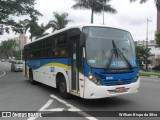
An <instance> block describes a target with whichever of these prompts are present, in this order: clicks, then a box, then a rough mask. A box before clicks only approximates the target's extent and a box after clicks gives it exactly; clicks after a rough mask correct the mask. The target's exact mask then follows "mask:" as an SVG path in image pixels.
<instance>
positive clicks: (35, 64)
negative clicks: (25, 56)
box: [27, 58, 71, 70]
mask: <svg viewBox="0 0 160 120" xmlns="http://www.w3.org/2000/svg"><path fill="white" fill-rule="evenodd" d="M49 63H61V64H64V65H67V66H71V60H70V59H69V58H56V59H54V58H53V59H31V60H27V65H28V66H29V67H30V68H31V69H33V70H36V69H39V68H40V67H42V66H44V65H46V64H49Z"/></svg>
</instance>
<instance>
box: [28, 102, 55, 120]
mask: <svg viewBox="0 0 160 120" xmlns="http://www.w3.org/2000/svg"><path fill="white" fill-rule="evenodd" d="M52 102H53V100H48V102H47V103H46V104H45V105H44V106H43V107H42V108H41V109H39V111H43V110H45V109H46V108H47V107H49V106H50V105H51V104H52ZM36 118H38V117H30V118H28V120H35V119H36Z"/></svg>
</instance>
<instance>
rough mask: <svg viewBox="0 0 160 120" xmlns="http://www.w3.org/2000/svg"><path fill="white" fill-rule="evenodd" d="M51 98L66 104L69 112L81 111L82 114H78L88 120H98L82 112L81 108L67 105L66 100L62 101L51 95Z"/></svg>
mask: <svg viewBox="0 0 160 120" xmlns="http://www.w3.org/2000/svg"><path fill="white" fill-rule="evenodd" d="M50 97H51V98H53V99H56V100H57V101H59V102H61V103H63V104H65V105H66V106H67V107H69V108H70V109H68V111H81V112H78V114H80V115H82V116H84V117H85V118H87V119H88V120H98V119H97V118H95V117H92V116H90V115H88V114H87V113H85V112H83V111H82V110H80V109H79V108H76V107H75V106H73V105H71V104H69V103H67V102H66V101H64V100H62V99H60V98H58V97H57V96H55V95H50Z"/></svg>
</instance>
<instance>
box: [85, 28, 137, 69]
mask: <svg viewBox="0 0 160 120" xmlns="http://www.w3.org/2000/svg"><path fill="white" fill-rule="evenodd" d="M83 32H84V33H85V35H86V59H87V63H88V65H89V66H90V67H94V68H106V66H109V69H121V68H129V65H131V66H132V67H137V62H136V54H135V46H134V42H133V39H132V36H131V34H130V33H129V32H127V31H124V30H120V29H115V28H108V27H84V28H83ZM113 43H114V44H113ZM114 46H116V49H117V50H115V47H114ZM118 52H120V53H121V54H118ZM128 63H129V65H128Z"/></svg>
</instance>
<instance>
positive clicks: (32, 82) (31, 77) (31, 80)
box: [29, 70, 36, 84]
mask: <svg viewBox="0 0 160 120" xmlns="http://www.w3.org/2000/svg"><path fill="white" fill-rule="evenodd" d="M29 80H30V82H31V84H35V83H36V82H35V81H34V79H33V72H32V70H29Z"/></svg>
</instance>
